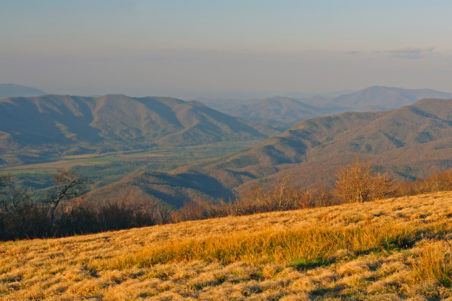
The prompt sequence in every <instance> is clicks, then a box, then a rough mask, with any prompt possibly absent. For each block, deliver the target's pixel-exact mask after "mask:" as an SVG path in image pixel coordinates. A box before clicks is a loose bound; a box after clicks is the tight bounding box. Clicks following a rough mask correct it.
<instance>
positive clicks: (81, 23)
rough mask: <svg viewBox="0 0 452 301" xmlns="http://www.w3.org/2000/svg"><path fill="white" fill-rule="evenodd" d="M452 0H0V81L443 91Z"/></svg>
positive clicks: (230, 91) (206, 89)
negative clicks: (373, 87) (431, 89)
mask: <svg viewBox="0 0 452 301" xmlns="http://www.w3.org/2000/svg"><path fill="white" fill-rule="evenodd" d="M451 16H452V1H449V0H448V1H438V0H429V1H427V0H425V1H418V0H391V1H388V0H380V1H368V0H342V1H338V0H312V1H303V0H278V1H275V0H273V1H269V0H223V1H220V0H130V1H126V0H73V1H69V0H0V83H16V84H24V85H29V86H33V87H37V88H40V89H43V90H45V91H46V92H49V93H59V94H76V95H101V94H107V93H124V94H128V95H132V96H144V95H166V96H175V97H182V98H186V99H192V98H203V97H207V98H208V97H212V98H214V97H217V98H225V97H226V98H227V97H260V96H271V95H286V96H294V95H301V94H303V93H312V94H317V93H328V92H332V91H340V90H359V89H362V88H365V87H367V86H372V85H386V86H399V87H404V88H433V89H439V90H444V91H452V85H451V83H452V81H451V78H452V18H451Z"/></svg>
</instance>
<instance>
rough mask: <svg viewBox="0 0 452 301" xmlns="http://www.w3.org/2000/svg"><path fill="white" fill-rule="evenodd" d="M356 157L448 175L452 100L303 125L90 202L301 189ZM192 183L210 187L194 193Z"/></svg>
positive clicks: (410, 172) (98, 194) (137, 179)
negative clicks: (261, 185)
mask: <svg viewBox="0 0 452 301" xmlns="http://www.w3.org/2000/svg"><path fill="white" fill-rule="evenodd" d="M357 156H360V157H363V158H365V159H367V160H370V161H371V162H372V164H373V166H374V167H375V168H376V169H378V170H379V171H386V172H389V173H390V174H391V175H393V176H395V177H398V178H401V179H415V178H416V177H421V178H422V177H426V176H428V175H429V174H431V173H432V172H435V171H441V170H445V169H448V168H452V100H445V99H425V100H421V101H419V102H417V103H415V104H413V105H410V106H405V107H402V108H400V109H397V110H393V111H387V112H347V113H342V114H338V115H332V116H327V117H317V118H314V119H310V120H305V121H302V122H300V123H298V124H297V125H295V126H294V127H292V128H291V129H289V130H287V131H286V132H284V133H283V134H281V135H279V136H276V137H272V138H269V139H268V140H265V141H264V142H262V143H260V144H259V145H256V146H254V147H252V148H250V149H249V150H246V151H242V152H239V153H237V154H235V155H232V156H230V157H228V158H226V159H222V160H217V161H216V162H214V163H211V164H209V165H205V166H201V167H199V168H185V169H177V170H174V171H172V172H170V173H169V174H166V175H165V176H161V175H158V174H156V173H149V172H148V173H138V174H132V175H130V176H129V177H127V178H125V179H123V180H121V181H119V182H116V183H113V184H111V185H109V186H107V187H105V188H103V189H102V190H97V191H96V190H95V191H93V192H92V196H93V198H95V199H102V198H106V199H117V198H118V197H119V195H121V196H122V197H124V196H126V195H127V194H131V193H132V192H134V193H136V194H138V195H140V196H141V197H142V198H151V199H158V200H161V201H163V202H166V203H169V204H170V205H172V206H176V207H177V206H180V204H181V202H183V201H187V200H190V199H195V198H204V199H209V200H215V199H219V198H220V199H224V200H229V199H231V195H232V196H233V192H234V191H235V192H238V193H240V192H243V191H244V190H246V189H247V188H248V187H249V186H250V185H252V184H254V183H258V182H259V181H272V180H275V179H277V178H281V177H283V176H287V175H289V176H290V177H291V178H292V181H294V182H296V183H297V184H301V185H303V186H309V185H313V184H317V183H319V182H322V183H331V182H332V181H333V180H334V176H335V172H336V169H337V168H338V167H339V166H341V165H344V164H347V163H349V162H350V161H351V160H353V159H354V158H356V157H357ZM194 175H196V177H194ZM195 178H197V179H202V181H201V183H211V184H208V185H195V184H194V183H193V179H195ZM157 179H158V180H157ZM184 179H185V180H184ZM188 179H190V180H188ZM212 187H216V188H215V189H213V190H212ZM117 191H123V194H118V193H117Z"/></svg>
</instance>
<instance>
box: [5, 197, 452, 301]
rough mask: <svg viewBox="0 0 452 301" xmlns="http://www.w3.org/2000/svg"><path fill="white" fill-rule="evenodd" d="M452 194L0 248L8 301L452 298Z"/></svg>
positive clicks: (8, 244)
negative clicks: (43, 300) (42, 300)
mask: <svg viewBox="0 0 452 301" xmlns="http://www.w3.org/2000/svg"><path fill="white" fill-rule="evenodd" d="M451 220H452V192H437V193H431V194H424V195H418V196H410V197H402V198H394V199H386V200H377V201H373V202H367V203H362V204H345V205H340V206H331V207H324V208H314V209H304V210H296V211H285V212H272V213H263V214H255V215H249V216H241V217H225V218H216V219H209V220H203V221H191V222H182V223H177V224H169V225H161V226H153V227H147V228H135V229H131V230H122V231H116V232H104V233H100V234H94V235H83V236H75V237H68V238H60V239H34V240H24V241H10V242H1V243H0V254H1V256H0V299H2V300H41V299H46V300H47V299H48V300H87V299H90V300H135V299H138V300H139V299H147V298H149V299H156V300H181V299H192V300H194V299H204V300H214V299H216V300H228V299H229V300H244V299H254V300H279V299H281V300H326V299H328V300H405V299H408V298H410V299H412V300H446V299H451V298H452V288H451V285H452V283H451V281H452V259H451V256H452V242H451V240H452V221H451Z"/></svg>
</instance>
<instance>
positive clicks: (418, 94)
mask: <svg viewBox="0 0 452 301" xmlns="http://www.w3.org/2000/svg"><path fill="white" fill-rule="evenodd" d="M423 98H452V93H447V92H441V91H436V90H432V89H402V88H395V87H383V86H372V87H369V88H366V89H363V90H360V91H357V92H352V93H348V94H344V95H340V96H333V97H331V96H314V97H308V98H301V99H296V98H289V97H279V96H278V97H270V98H265V99H262V100H259V101H257V102H255V103H251V104H241V105H234V106H230V107H224V108H220V109H219V110H221V111H222V112H224V113H226V114H229V115H232V116H236V117H239V118H241V119H243V120H251V121H261V122H262V121H267V122H268V121H272V122H276V123H277V124H279V128H283V126H281V124H283V125H286V129H287V128H289V127H290V126H291V125H294V124H295V123H297V122H299V121H302V120H306V119H310V118H313V117H317V116H324V115H328V114H336V113H342V112H346V111H353V112H368V111H388V110H394V109H397V108H400V107H402V106H406V105H410V104H413V103H415V102H416V101H418V100H420V99H423Z"/></svg>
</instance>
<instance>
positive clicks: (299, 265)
mask: <svg viewBox="0 0 452 301" xmlns="http://www.w3.org/2000/svg"><path fill="white" fill-rule="evenodd" d="M334 262H335V260H334V259H322V258H315V259H312V260H309V259H306V258H299V259H295V260H293V261H292V262H291V263H290V264H289V266H291V267H294V268H296V269H297V270H309V269H313V268H317V267H320V266H327V265H330V264H332V263H334Z"/></svg>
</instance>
